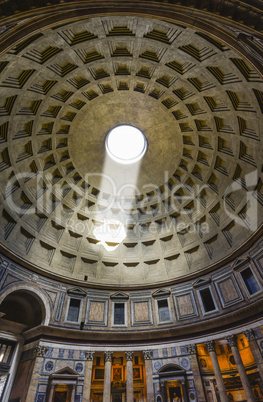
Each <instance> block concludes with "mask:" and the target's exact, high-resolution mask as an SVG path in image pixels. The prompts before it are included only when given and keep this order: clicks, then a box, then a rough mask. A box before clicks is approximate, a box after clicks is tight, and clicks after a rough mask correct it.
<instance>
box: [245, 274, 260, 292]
mask: <svg viewBox="0 0 263 402" xmlns="http://www.w3.org/2000/svg"><path fill="white" fill-rule="evenodd" d="M241 276H242V278H243V281H244V282H245V285H246V287H247V290H248V292H249V294H250V295H253V294H254V293H256V292H258V291H259V290H260V288H259V285H258V283H257V281H256V278H255V277H254V275H253V272H252V271H251V269H250V268H246V269H244V271H242V272H241Z"/></svg>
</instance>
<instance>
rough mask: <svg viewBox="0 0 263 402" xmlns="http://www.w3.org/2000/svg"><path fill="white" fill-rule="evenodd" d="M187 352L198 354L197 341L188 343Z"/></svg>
mask: <svg viewBox="0 0 263 402" xmlns="http://www.w3.org/2000/svg"><path fill="white" fill-rule="evenodd" d="M186 348H187V352H188V354H189V355H196V352H197V347H196V344H195V343H191V344H189V345H186Z"/></svg>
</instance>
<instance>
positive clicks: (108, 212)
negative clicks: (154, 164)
mask: <svg viewBox="0 0 263 402" xmlns="http://www.w3.org/2000/svg"><path fill="white" fill-rule="evenodd" d="M122 127H124V131H122ZM116 129H117V130H116V132H115V133H116V135H114V136H113V137H109V135H108V136H107V139H106V148H107V147H108V148H109V149H108V150H107V152H106V153H105V160H104V166H103V174H102V179H101V184H100V195H99V198H98V203H97V205H101V206H102V207H103V206H104V208H101V211H98V212H96V214H95V219H96V227H95V229H94V231H93V234H94V236H95V237H96V239H97V240H99V243H98V244H101V245H103V246H104V248H105V249H106V250H107V251H113V250H116V248H117V247H118V246H119V244H120V243H121V242H122V241H123V240H124V239H125V237H126V235H127V234H126V224H127V222H128V219H129V215H130V213H131V210H132V200H133V198H134V195H135V192H136V189H137V188H136V184H137V178H138V174H139V170H140V164H141V159H142V157H143V155H144V154H145V152H146V148H147V142H146V139H145V137H144V135H143V134H142V133H141V131H140V130H138V131H134V130H133V129H135V130H137V129H136V128H135V127H132V126H127V125H125V126H117V127H116ZM112 131H113V130H112ZM110 133H111V132H110ZM110 133H109V134H110ZM126 134H127V135H126ZM105 194H107V195H110V197H108V199H107V201H106V205H105V199H104V196H105ZM126 200H131V202H130V205H128V206H127V205H125V201H126Z"/></svg>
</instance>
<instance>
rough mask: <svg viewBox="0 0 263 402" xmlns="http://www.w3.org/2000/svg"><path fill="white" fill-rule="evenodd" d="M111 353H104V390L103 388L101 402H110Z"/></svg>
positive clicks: (108, 351)
mask: <svg viewBox="0 0 263 402" xmlns="http://www.w3.org/2000/svg"><path fill="white" fill-rule="evenodd" d="M112 355H113V352H112V351H110V350H107V351H106V352H104V360H105V372H104V388H103V402H110V400H111V358H112Z"/></svg>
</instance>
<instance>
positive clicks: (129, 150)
mask: <svg viewBox="0 0 263 402" xmlns="http://www.w3.org/2000/svg"><path fill="white" fill-rule="evenodd" d="M146 149H147V141H146V138H145V136H144V134H143V133H142V131H141V130H139V129H138V128H136V127H133V126H129V125H120V126H117V127H114V128H113V129H112V130H111V131H110V132H109V134H108V135H107V138H106V150H107V152H108V155H109V156H110V157H111V158H112V159H113V160H114V161H115V162H118V163H122V164H125V165H128V164H131V163H135V162H138V161H139V160H140V159H141V158H142V157H143V156H144V154H145V152H146Z"/></svg>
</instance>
